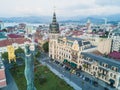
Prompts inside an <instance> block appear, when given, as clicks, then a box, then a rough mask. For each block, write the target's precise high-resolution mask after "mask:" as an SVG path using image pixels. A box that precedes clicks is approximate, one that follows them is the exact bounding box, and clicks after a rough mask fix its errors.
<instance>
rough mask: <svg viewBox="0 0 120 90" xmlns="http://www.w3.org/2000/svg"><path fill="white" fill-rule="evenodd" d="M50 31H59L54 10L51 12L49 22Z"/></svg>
mask: <svg viewBox="0 0 120 90" xmlns="http://www.w3.org/2000/svg"><path fill="white" fill-rule="evenodd" d="M50 33H59V24H58V22H57V19H56V13H55V10H54V13H53V20H52V23H51V24H50Z"/></svg>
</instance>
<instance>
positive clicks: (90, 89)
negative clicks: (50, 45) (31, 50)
mask: <svg viewBox="0 0 120 90" xmlns="http://www.w3.org/2000/svg"><path fill="white" fill-rule="evenodd" d="M39 61H42V62H44V63H46V65H47V64H48V65H50V66H51V67H52V68H53V69H55V70H57V71H58V72H59V73H60V74H62V75H63V77H66V78H68V79H69V80H70V82H74V83H75V84H76V85H78V86H80V87H82V90H104V88H103V87H102V86H100V85H98V87H95V86H93V85H91V84H90V83H89V82H86V81H84V80H83V79H81V78H80V77H78V76H77V75H75V74H70V72H69V71H66V70H65V69H64V68H63V67H61V66H60V65H58V64H56V63H54V62H51V61H50V60H49V57H48V56H47V55H42V58H40V59H39Z"/></svg>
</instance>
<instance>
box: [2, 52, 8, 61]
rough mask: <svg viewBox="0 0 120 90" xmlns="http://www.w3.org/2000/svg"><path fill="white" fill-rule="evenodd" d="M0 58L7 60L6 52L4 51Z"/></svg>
mask: <svg viewBox="0 0 120 90" xmlns="http://www.w3.org/2000/svg"><path fill="white" fill-rule="evenodd" d="M2 58H3V59H4V60H8V52H4V53H3V54H2Z"/></svg>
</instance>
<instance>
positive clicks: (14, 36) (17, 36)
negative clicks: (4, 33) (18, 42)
mask: <svg viewBox="0 0 120 90" xmlns="http://www.w3.org/2000/svg"><path fill="white" fill-rule="evenodd" d="M8 37H9V38H22V37H23V36H21V35H17V34H9V35H8Z"/></svg>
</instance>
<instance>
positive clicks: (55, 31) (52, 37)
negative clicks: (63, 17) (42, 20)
mask: <svg viewBox="0 0 120 90" xmlns="http://www.w3.org/2000/svg"><path fill="white" fill-rule="evenodd" d="M49 30H50V31H49V57H51V58H52V59H56V57H57V52H56V51H57V40H58V37H59V24H58V22H57V19H56V13H55V12H54V13H53V20H52V23H51V24H50V27H49Z"/></svg>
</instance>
